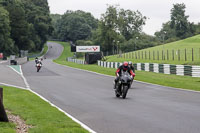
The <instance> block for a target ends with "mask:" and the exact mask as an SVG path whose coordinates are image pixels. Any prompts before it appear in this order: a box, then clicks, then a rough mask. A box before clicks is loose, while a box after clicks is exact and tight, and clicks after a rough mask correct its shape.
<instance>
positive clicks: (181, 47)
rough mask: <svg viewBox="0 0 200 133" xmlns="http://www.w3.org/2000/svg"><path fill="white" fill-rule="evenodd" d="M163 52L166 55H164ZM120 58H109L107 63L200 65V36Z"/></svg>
mask: <svg viewBox="0 0 200 133" xmlns="http://www.w3.org/2000/svg"><path fill="white" fill-rule="evenodd" d="M192 48H193V61H192ZM163 50H164V52H163V53H164V54H162V51H163ZM185 50H186V52H185ZM179 51H180V56H179ZM149 55H150V56H149ZM153 55H154V56H153ZM162 55H165V60H164V57H163V59H162ZM136 56H137V58H136ZM118 57H119V56H117V55H115V56H108V57H107V58H108V60H107V61H110V62H123V61H127V60H130V61H132V62H135V63H145V62H148V63H161V64H187V65H200V35H197V36H193V37H190V38H187V39H184V40H180V41H176V42H172V43H167V44H164V45H159V46H156V47H151V48H147V49H142V50H138V51H135V52H129V53H125V54H123V57H122V58H118ZM179 57H180V58H179ZM158 58H159V60H158ZM179 59H180V60H179Z"/></svg>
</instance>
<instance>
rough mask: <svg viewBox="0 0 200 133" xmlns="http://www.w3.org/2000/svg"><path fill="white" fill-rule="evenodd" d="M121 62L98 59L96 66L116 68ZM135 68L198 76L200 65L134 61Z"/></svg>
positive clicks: (199, 74) (199, 75)
mask: <svg viewBox="0 0 200 133" xmlns="http://www.w3.org/2000/svg"><path fill="white" fill-rule="evenodd" d="M120 65H122V63H120V62H105V61H98V66H101V67H106V68H118V67H119V66H120ZM133 65H134V67H135V70H139V71H141V70H143V71H147V72H155V73H164V74H175V75H180V76H192V77H200V66H189V65H170V64H157V63H135V64H133Z"/></svg>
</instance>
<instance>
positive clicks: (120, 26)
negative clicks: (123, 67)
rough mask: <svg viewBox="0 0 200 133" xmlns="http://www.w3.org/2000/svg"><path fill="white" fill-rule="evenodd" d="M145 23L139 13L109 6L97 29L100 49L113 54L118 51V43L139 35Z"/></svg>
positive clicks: (144, 19) (144, 18)
mask: <svg viewBox="0 0 200 133" xmlns="http://www.w3.org/2000/svg"><path fill="white" fill-rule="evenodd" d="M145 21H146V17H144V16H142V14H141V13H140V12H139V11H136V12H135V11H131V10H124V9H118V7H117V6H109V7H108V8H107V10H106V13H104V14H103V15H102V17H101V19H100V23H99V27H98V28H99V29H100V30H99V31H100V36H101V38H102V39H101V40H102V42H101V46H102V49H103V50H104V51H108V52H109V53H113V54H114V53H115V52H114V51H116V50H118V47H119V46H118V45H119V43H123V42H124V41H128V40H130V39H131V38H132V37H134V36H136V35H138V34H140V33H141V31H142V26H143V25H145ZM118 42H119V43H118Z"/></svg>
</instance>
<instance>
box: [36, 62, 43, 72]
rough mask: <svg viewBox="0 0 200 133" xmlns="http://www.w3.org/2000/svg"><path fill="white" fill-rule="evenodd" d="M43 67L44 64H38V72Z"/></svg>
mask: <svg viewBox="0 0 200 133" xmlns="http://www.w3.org/2000/svg"><path fill="white" fill-rule="evenodd" d="M41 67H42V64H40V63H38V64H36V68H37V72H39V71H40V69H41Z"/></svg>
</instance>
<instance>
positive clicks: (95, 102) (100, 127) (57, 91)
mask: <svg viewBox="0 0 200 133" xmlns="http://www.w3.org/2000/svg"><path fill="white" fill-rule="evenodd" d="M48 45H49V46H52V48H49V51H48V52H47V54H46V55H45V56H46V59H45V60H44V61H43V67H42V68H41V71H40V72H39V73H37V72H36V68H35V63H34V61H30V62H28V63H26V64H24V65H23V66H22V70H23V73H24V76H25V78H26V79H27V81H28V83H29V85H30V88H31V89H32V90H33V91H35V92H37V93H39V94H40V95H42V96H43V97H45V98H46V99H47V100H49V101H51V102H52V103H53V104H55V105H57V106H58V107H60V108H61V109H63V110H64V111H66V112H67V113H69V114H71V115H72V116H73V117H75V118H76V119H78V120H80V121H81V122H83V123H84V124H86V125H87V126H89V127H90V128H91V129H93V130H94V131H96V132H98V133H200V93H198V92H189V91H183V90H178V89H173V88H170V87H163V86H158V85H151V84H146V83H140V82H134V85H133V87H132V89H130V90H129V92H128V94H127V99H121V98H116V97H115V95H114V90H113V80H114V77H109V76H104V75H98V74H95V73H91V72H86V71H82V70H77V69H73V68H69V67H66V66H61V65H58V64H55V63H53V61H52V59H55V58H57V57H58V56H59V55H60V53H61V52H62V49H63V48H62V46H61V45H59V44H55V43H48Z"/></svg>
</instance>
